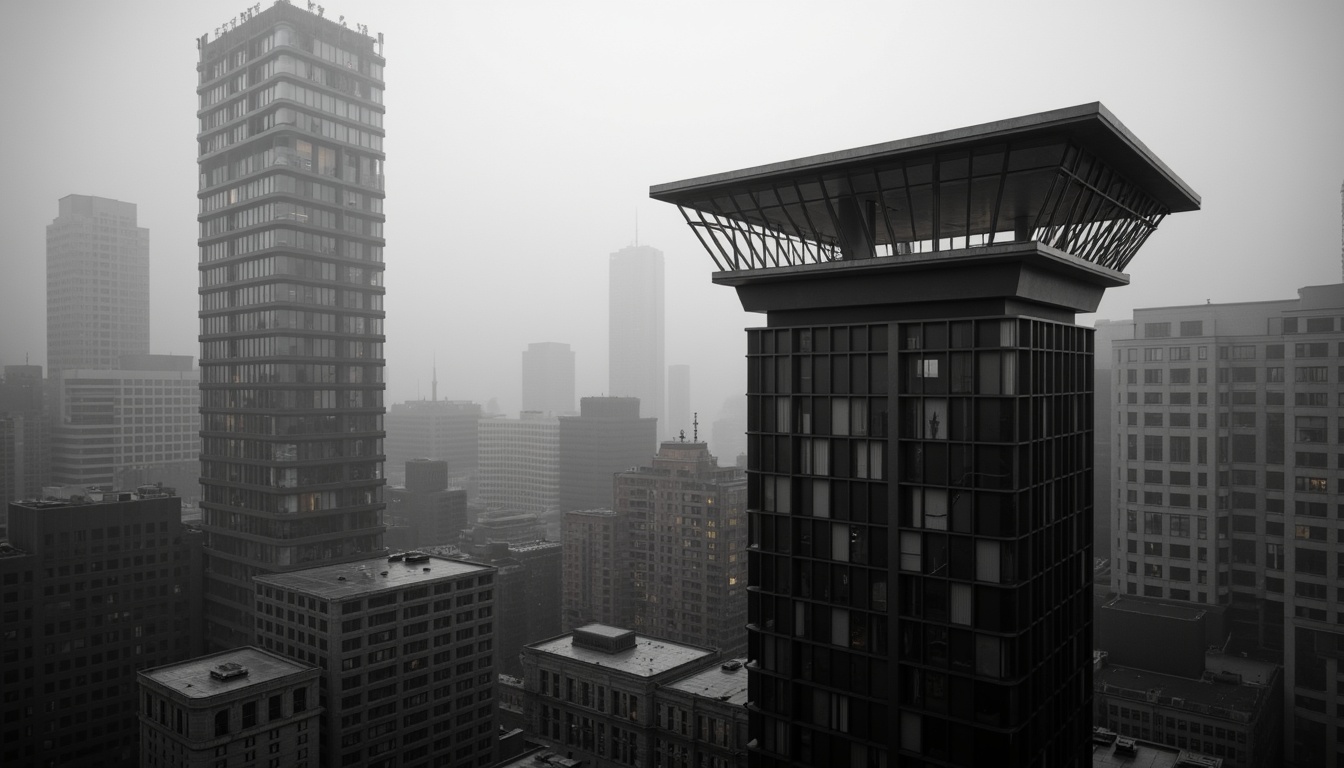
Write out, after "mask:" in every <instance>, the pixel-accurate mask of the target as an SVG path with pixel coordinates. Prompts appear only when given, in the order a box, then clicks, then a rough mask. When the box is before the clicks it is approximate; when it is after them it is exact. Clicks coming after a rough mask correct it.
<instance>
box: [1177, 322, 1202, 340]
mask: <svg viewBox="0 0 1344 768" xmlns="http://www.w3.org/2000/svg"><path fill="white" fill-rule="evenodd" d="M1181 335H1182V336H1203V335H1204V321H1203V320H1182V321H1181Z"/></svg>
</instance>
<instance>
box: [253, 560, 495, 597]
mask: <svg viewBox="0 0 1344 768" xmlns="http://www.w3.org/2000/svg"><path fill="white" fill-rule="evenodd" d="M492 571H494V568H492V567H490V566H488V565H480V564H477V563H469V562H465V561H462V560H446V559H444V558H441V557H430V558H429V559H428V560H422V561H419V562H411V563H408V562H405V561H402V562H389V561H388V560H387V559H386V558H381V557H379V558H374V559H372V560H360V561H357V562H353V563H341V564H339V565H320V566H317V567H315V568H305V569H303V570H301V571H289V572H288V573H272V574H266V575H264V576H258V577H256V581H257V583H259V584H269V585H271V586H273V587H281V588H283V589H289V590H293V591H295V592H302V593H304V594H307V595H311V596H313V597H317V598H319V599H322V600H343V599H346V598H349V597H355V596H357V595H365V594H376V593H378V592H386V591H389V590H395V589H402V588H404V587H407V586H410V585H413V584H422V583H429V582H434V581H439V580H440V579H444V578H450V577H456V576H464V575H467V574H477V573H489V572H492Z"/></svg>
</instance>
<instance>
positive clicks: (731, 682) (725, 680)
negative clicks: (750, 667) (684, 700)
mask: <svg viewBox="0 0 1344 768" xmlns="http://www.w3.org/2000/svg"><path fill="white" fill-rule="evenodd" d="M732 661H735V662H737V663H738V664H737V669H736V670H734V671H729V670H726V669H724V668H723V664H720V665H718V666H716V667H712V668H710V669H706V670H704V671H702V672H696V673H695V674H693V675H687V676H686V677H683V678H681V679H680V680H677V681H675V682H672V683H668V684H667V685H664V686H663V688H664V689H671V690H674V691H684V692H686V693H689V694H691V695H692V696H703V697H705V698H707V699H716V700H718V701H724V702H727V703H729V704H746V703H747V666H746V664H747V660H746V659H733V660H732ZM725 663H727V662H725Z"/></svg>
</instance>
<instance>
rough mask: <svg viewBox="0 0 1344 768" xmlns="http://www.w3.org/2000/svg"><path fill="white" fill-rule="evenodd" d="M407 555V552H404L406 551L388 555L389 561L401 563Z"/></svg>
mask: <svg viewBox="0 0 1344 768" xmlns="http://www.w3.org/2000/svg"><path fill="white" fill-rule="evenodd" d="M405 557H406V553H404V552H398V553H396V554H395V555H388V556H387V562H389V563H400V562H401V561H402V560H403V559H404V558H405Z"/></svg>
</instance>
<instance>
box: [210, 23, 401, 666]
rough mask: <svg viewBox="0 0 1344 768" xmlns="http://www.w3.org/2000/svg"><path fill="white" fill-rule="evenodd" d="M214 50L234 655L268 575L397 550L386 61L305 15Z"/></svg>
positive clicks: (214, 358)
mask: <svg viewBox="0 0 1344 768" xmlns="http://www.w3.org/2000/svg"><path fill="white" fill-rule="evenodd" d="M360 29H361V30H362V27H361V28H360ZM198 47H199V48H200V62H199V64H198V65H197V70H198V72H199V86H198V87H197V94H198V96H199V104H198V111H197V117H198V119H199V130H200V133H199V135H198V137H197V138H198V143H199V166H200V191H199V193H198V196H199V198H200V214H199V216H198V221H199V222H200V240H199V244H200V274H201V281H200V285H201V288H200V294H201V312H200V333H201V335H200V341H201V361H200V368H201V394H202V402H201V413H202V419H203V424H202V427H201V430H202V431H201V436H202V442H201V483H202V485H203V489H202V490H203V498H202V502H201V509H202V525H203V528H204V530H205V534H206V541H207V544H206V571H207V600H208V605H207V612H208V617H209V619H208V620H209V628H208V631H207V636H208V637H210V638H211V639H212V641H213V642H215V643H217V644H218V645H219V646H220V647H232V646H235V645H240V644H242V643H245V642H247V641H248V640H249V639H250V637H251V629H252V608H251V605H252V602H253V596H252V584H251V581H250V579H251V577H252V576H254V575H256V574H259V573H271V572H277V571H287V570H292V569H298V568H304V567H310V566H312V565H315V564H318V563H340V562H349V561H353V560H359V559H364V558H368V557H370V556H373V555H376V554H378V553H380V551H381V550H382V547H383V543H382V534H383V525H382V522H381V520H380V516H381V513H382V508H383V483H384V481H383V471H382V460H383V436H384V432H383V389H384V384H383V341H384V337H383V317H384V313H383V293H384V291H383V287H382V283H383V244H384V241H383V220H384V218H383V197H384V194H383V160H384V155H383V127H382V124H383V111H384V110H383V106H382V95H383V64H384V59H383V56H382V44H381V42H380V41H375V40H374V39H373V38H372V37H369V36H368V35H367V34H364V33H363V32H362V31H357V30H356V29H350V28H347V27H346V26H344V25H343V24H338V23H336V22H334V21H331V20H328V19H324V18H321V16H320V15H318V14H313V13H309V12H307V11H304V10H301V9H300V8H298V7H297V6H295V5H290V4H288V3H277V4H275V5H273V6H271V7H269V8H267V9H266V10H263V11H260V12H257V13H251V12H248V13H245V14H244V18H243V20H242V21H241V23H239V24H238V25H237V26H236V27H230V28H229V29H228V30H227V31H224V32H223V34H216V35H215V36H214V37H213V39H212V38H211V37H210V36H209V35H206V36H203V37H202V38H201V39H200V41H199V43H198Z"/></svg>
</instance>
